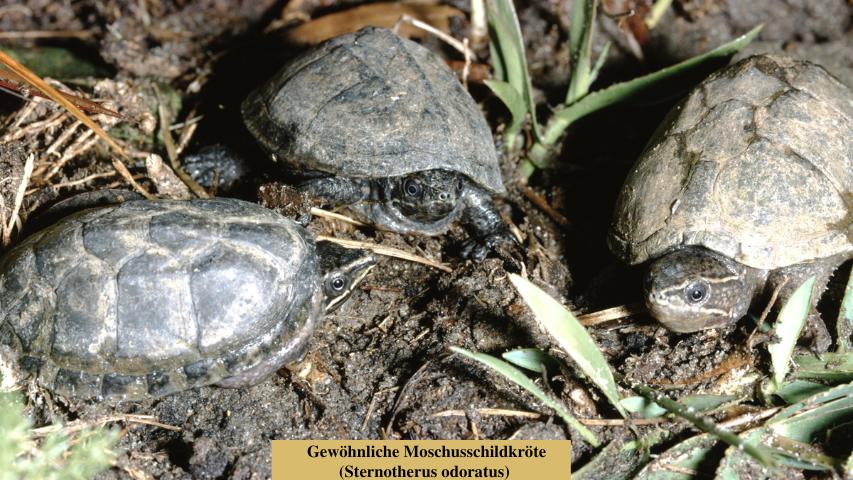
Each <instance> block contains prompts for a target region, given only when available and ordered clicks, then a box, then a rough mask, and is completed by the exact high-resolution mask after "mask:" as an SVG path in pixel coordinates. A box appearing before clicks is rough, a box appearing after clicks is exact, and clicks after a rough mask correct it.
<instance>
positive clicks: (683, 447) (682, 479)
mask: <svg viewBox="0 0 853 480" xmlns="http://www.w3.org/2000/svg"><path fill="white" fill-rule="evenodd" d="M716 444H717V439H716V438H714V437H713V436H711V435H708V434H704V435H696V436H694V437H690V438H688V439H687V440H684V441H683V442H679V443H677V444H675V445H674V446H672V447H670V448H669V449H667V450H666V451H664V452H663V453H661V454H660V455H659V456H657V457H656V458H655V459H654V460H652V461H651V462H649V463H648V464H647V465H646V466H645V467H643V469H642V470H640V472H639V473H637V475H636V476H635V477H634V479H635V480H691V479H693V478H695V477H693V476H691V475H688V474H686V473H681V472H690V471H696V470H698V469H699V467H700V466H701V465H703V464H706V463H707V462H708V458H709V457H711V455H712V449H713V448H714V445H716ZM672 467H676V468H672Z"/></svg>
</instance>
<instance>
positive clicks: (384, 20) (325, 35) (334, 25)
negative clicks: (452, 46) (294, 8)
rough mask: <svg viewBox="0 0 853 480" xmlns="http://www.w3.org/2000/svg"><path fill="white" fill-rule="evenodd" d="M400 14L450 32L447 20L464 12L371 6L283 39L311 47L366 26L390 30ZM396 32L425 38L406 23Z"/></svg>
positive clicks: (397, 5) (429, 7)
mask: <svg viewBox="0 0 853 480" xmlns="http://www.w3.org/2000/svg"><path fill="white" fill-rule="evenodd" d="M403 15H409V16H411V17H414V18H416V19H418V20H421V21H423V22H426V23H428V24H430V25H432V26H433V27H435V28H437V29H439V30H441V31H443V32H449V31H450V22H449V19H450V17H464V16H465V13H464V12H462V11H461V10H459V9H457V8H453V7H449V6H447V5H417V4H405V5H404V4H400V3H393V2H392V3H371V4H368V5H361V6H358V7H355V8H350V9H349V10H344V11H341V12H336V13H330V14H328V15H324V16H322V17H318V18H315V19H314V20H311V21H308V22H305V23H303V24H301V25H299V26H296V27H294V28H292V29H290V30H288V31H287V32H285V34H284V36H285V39H286V40H287V41H288V42H290V43H294V44H299V45H305V44H309V45H311V44H315V43H319V42H322V41H323V40H328V39H330V38H333V37H337V36H340V35H344V34H346V33H351V32H355V31H358V30H360V29H362V28H364V27H368V26H374V27H385V28H391V27H393V26H394V25H395V24H396V23H397V21H398V20H400V18H401V17H402V16H403ZM398 33H399V34H400V36H402V37H407V38H412V37H415V38H422V37H423V36H424V35H426V32H424V31H423V30H421V29H418V28H415V27H412V26H411V25H406V24H403V25H401V26H400V30H399V32H398Z"/></svg>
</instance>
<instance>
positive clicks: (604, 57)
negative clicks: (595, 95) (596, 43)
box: [589, 42, 613, 85]
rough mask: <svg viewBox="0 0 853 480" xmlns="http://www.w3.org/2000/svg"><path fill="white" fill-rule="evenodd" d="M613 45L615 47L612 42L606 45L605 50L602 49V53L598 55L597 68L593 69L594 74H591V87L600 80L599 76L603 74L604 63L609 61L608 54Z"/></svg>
mask: <svg viewBox="0 0 853 480" xmlns="http://www.w3.org/2000/svg"><path fill="white" fill-rule="evenodd" d="M611 45H613V44H612V43H611V42H607V43H605V44H604V48H602V49H601V53H600V54H598V58H597V59H595V66H593V67H592V72H590V73H589V84H590V85H592V84H593V83H594V82H595V80H596V79H597V78H598V74H599V73H601V68H602V67H604V61H605V60H607V54H608V53H610V46H611Z"/></svg>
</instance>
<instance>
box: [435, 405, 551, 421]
mask: <svg viewBox="0 0 853 480" xmlns="http://www.w3.org/2000/svg"><path fill="white" fill-rule="evenodd" d="M475 411H476V412H477V414H479V415H482V416H484V417H516V418H533V419H536V418H540V417H542V414H541V413H536V412H525V411H523V410H509V409H506V408H486V407H484V408H477V409H475ZM465 416H467V414H466V413H465V410H442V411H441V412H436V413H433V414H432V415H430V417H465Z"/></svg>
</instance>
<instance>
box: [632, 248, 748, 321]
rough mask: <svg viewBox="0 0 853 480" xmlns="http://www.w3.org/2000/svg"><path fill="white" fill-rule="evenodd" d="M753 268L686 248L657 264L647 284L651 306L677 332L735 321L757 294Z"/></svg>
mask: <svg viewBox="0 0 853 480" xmlns="http://www.w3.org/2000/svg"><path fill="white" fill-rule="evenodd" d="M748 268H749V267H747V266H745V265H742V264H740V263H738V262H736V261H734V260H732V259H730V258H728V257H726V256H723V255H720V254H718V253H716V252H713V251H711V250H707V249H705V248H702V247H696V246H690V247H683V248H679V249H677V250H673V251H670V252H669V253H667V254H665V255H663V256H661V257H659V258H657V259H656V260H654V261H652V263H651V264H650V265H649V270H648V272H647V273H646V279H645V282H644V289H645V300H646V306H647V307H648V309H649V312H651V314H652V316H653V317H655V319H657V320H658V321H659V322H661V323H662V324H664V326H666V327H667V328H669V329H670V330H674V331H676V332H695V331H697V330H702V329H705V328H715V327H721V326H724V325H728V324H730V323H733V322H736V321H738V320H739V319H741V318H742V317H743V316H744V315H746V313H747V310H748V309H749V305H750V303H751V302H752V298H753V295H754V293H755V288H756V286H755V282H753V280H752V278H751V275H750V274H749V272H748Z"/></svg>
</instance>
